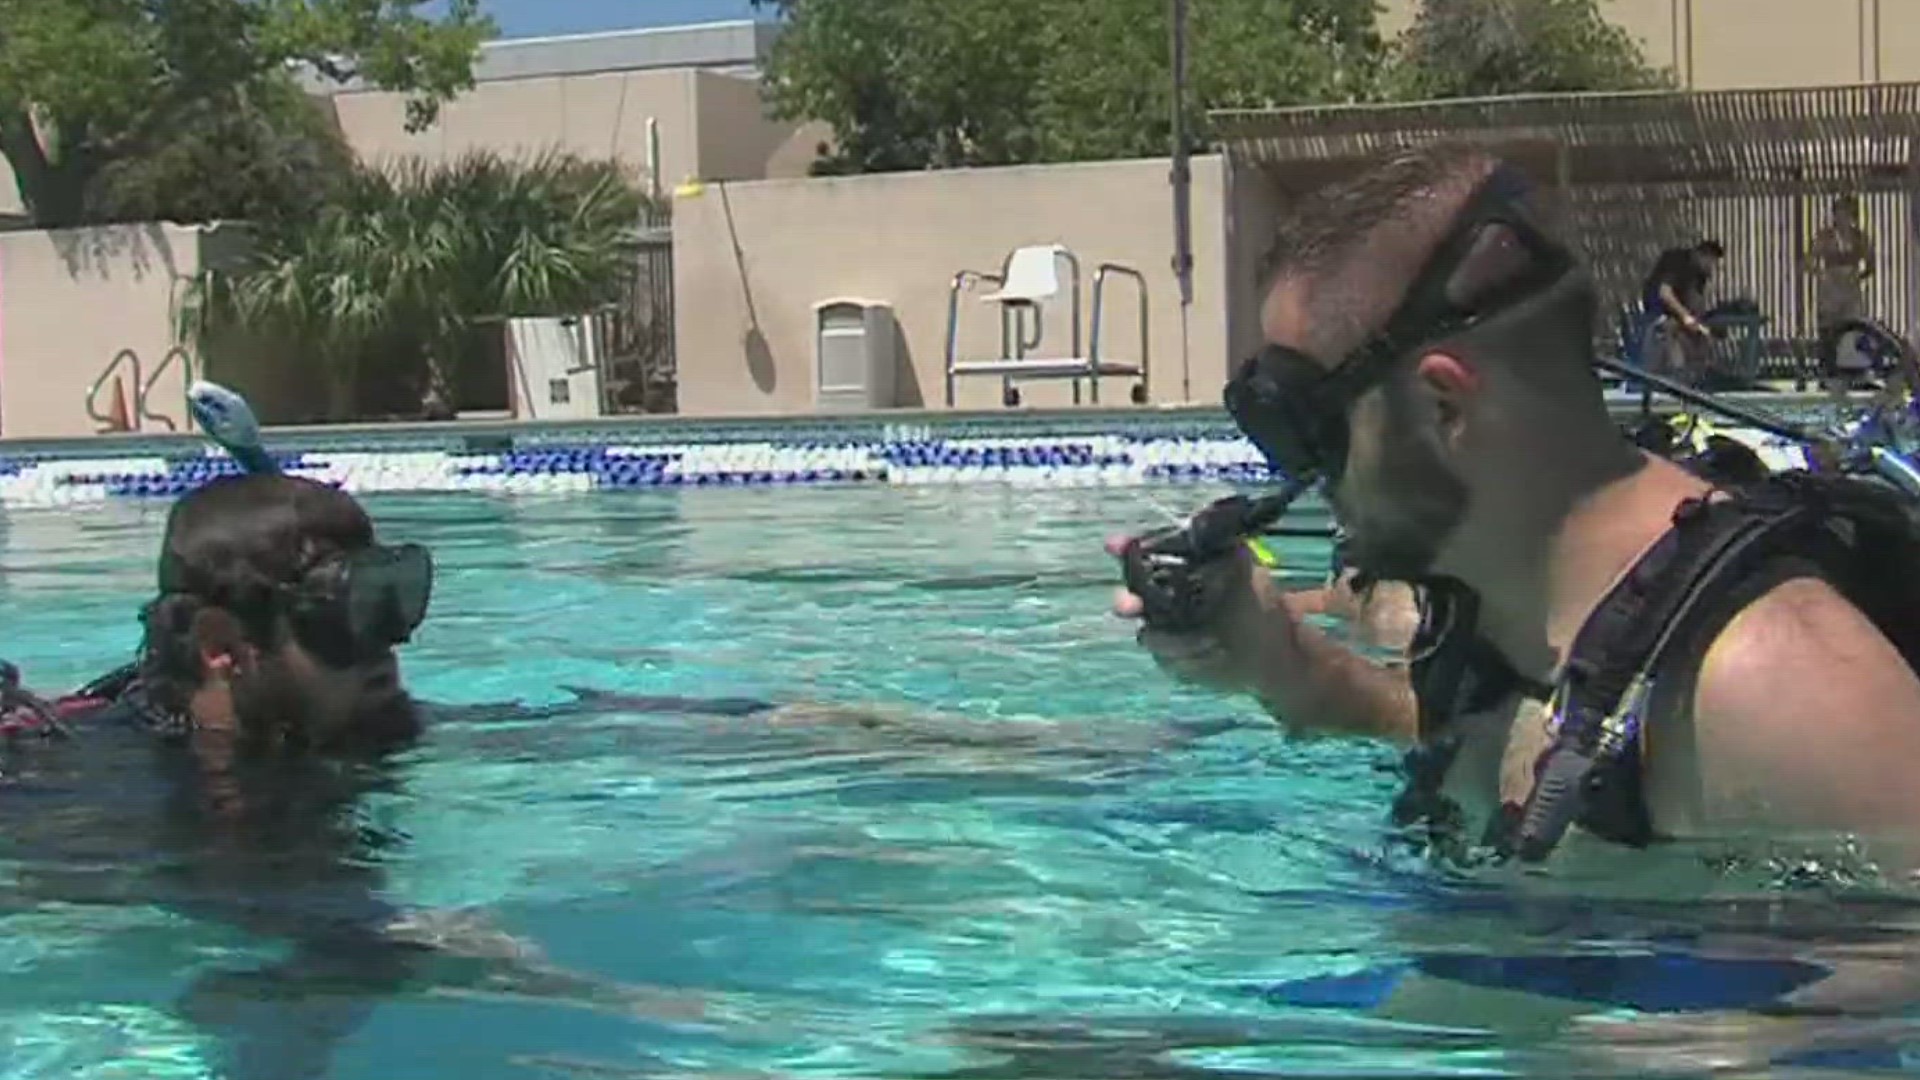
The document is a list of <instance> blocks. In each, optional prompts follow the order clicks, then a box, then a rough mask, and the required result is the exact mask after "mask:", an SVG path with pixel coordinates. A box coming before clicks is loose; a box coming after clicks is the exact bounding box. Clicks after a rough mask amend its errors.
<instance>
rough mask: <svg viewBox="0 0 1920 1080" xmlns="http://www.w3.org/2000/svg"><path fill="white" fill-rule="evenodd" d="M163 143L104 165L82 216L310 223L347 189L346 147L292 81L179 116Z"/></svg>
mask: <svg viewBox="0 0 1920 1080" xmlns="http://www.w3.org/2000/svg"><path fill="white" fill-rule="evenodd" d="M170 127H171V135H170V137H169V138H168V139H167V140H166V141H165V142H164V143H162V144H161V145H159V146H157V147H155V148H153V149H151V150H149V151H146V152H144V153H141V154H135V155H129V156H127V157H124V158H119V159H116V160H112V161H109V162H107V163H106V164H105V165H103V166H102V167H101V169H100V171H99V172H98V173H97V174H95V175H94V176H93V177H91V178H90V180H89V181H88V183H87V187H86V188H85V190H84V210H83V215H84V218H85V220H86V221H88V222H93V223H107V222H121V221H178V222H207V221H222V220H226V221H233V220H245V221H255V222H276V221H282V220H286V219H290V218H302V217H310V216H313V215H315V214H318V213H319V212H320V209H321V207H322V206H323V205H324V204H325V202H326V200H327V199H328V198H330V197H331V196H332V195H333V193H334V192H335V190H337V189H338V188H339V187H340V185H342V184H344V183H345V182H346V181H347V179H348V177H349V176H350V175H351V173H352V171H353V168H354V156H353V150H352V148H351V147H349V146H348V145H347V142H346V139H345V138H344V137H343V136H342V135H341V134H340V130H339V128H338V126H336V125H335V124H334V122H333V120H332V118H331V117H330V116H329V115H327V114H326V113H325V112H324V111H323V108H322V107H321V106H320V104H319V103H317V102H315V101H314V100H313V99H311V98H309V97H308V96H307V94H306V93H305V92H304V91H303V90H301V89H300V88H299V87H298V86H295V85H294V84H293V82H292V80H290V79H263V80H261V81H260V83H259V84H258V85H256V86H254V87H252V88H250V92H248V93H244V94H235V95H233V96H232V97H231V99H230V100H203V101H197V102H193V103H191V104H190V105H188V106H185V107H183V108H182V109H180V110H179V112H178V114H177V115H176V116H175V117H174V118H173V122H172V124H171V125H170Z"/></svg>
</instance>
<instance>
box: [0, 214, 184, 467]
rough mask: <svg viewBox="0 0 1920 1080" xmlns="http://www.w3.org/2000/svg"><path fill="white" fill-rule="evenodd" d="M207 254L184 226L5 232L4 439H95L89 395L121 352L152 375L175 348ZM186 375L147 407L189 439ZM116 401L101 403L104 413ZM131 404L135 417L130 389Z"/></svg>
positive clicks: (0, 351) (0, 279) (1, 262)
mask: <svg viewBox="0 0 1920 1080" xmlns="http://www.w3.org/2000/svg"><path fill="white" fill-rule="evenodd" d="M201 248H202V244H201V230H199V229H194V228H181V227H177V226H163V225H128V226H111V227H104V228H96V229H73V230H65V231H61V232H10V233H0V435H3V436H6V437H9V438H21V437H26V438H46V437H63V436H76V435H90V434H93V433H94V432H95V431H96V430H97V425H95V423H94V422H93V421H92V420H90V419H88V418H87V415H86V411H85V407H84V404H83V396H84V395H85V393H86V389H87V386H88V385H89V384H91V383H92V382H93V380H94V378H95V377H96V376H98V375H99V373H100V371H101V369H102V368H104V367H105V366H106V364H107V362H108V361H109V360H111V359H112V358H113V356H114V354H115V353H117V352H118V351H120V350H121V349H132V350H134V352H135V353H136V354H137V355H138V356H139V358H140V361H141V363H142V364H143V365H145V370H146V374H147V375H148V376H151V375H152V374H153V371H154V367H155V365H157V364H159V362H160V361H161V359H162V358H163V357H164V356H165V355H166V353H167V350H168V349H169V348H170V347H171V346H172V345H173V341H174V334H173V326H174V320H173V303H174V298H175V296H176V295H177V287H183V284H184V282H185V281H186V280H187V279H188V278H190V277H191V276H192V275H193V274H194V273H196V272H197V270H198V268H199V266H200V258H201ZM184 375H185V372H184V370H183V369H182V368H181V367H180V366H178V365H175V366H174V367H172V368H171V369H170V373H168V374H163V375H162V376H161V377H160V379H159V381H158V383H156V384H155V385H154V387H153V390H152V393H151V395H150V397H149V399H148V404H149V408H150V409H151V411H153V412H155V413H158V414H161V415H163V416H166V417H169V418H170V419H172V421H173V422H174V424H175V425H176V426H177V427H178V428H180V429H181V430H185V429H186V427H187V421H188V417H187V412H186V404H185V401H184V399H183V394H184V391H185V389H186V383H185V381H184ZM110 400H111V394H109V393H103V394H102V395H101V405H102V408H103V409H105V410H108V411H111V407H110V405H109V404H108V402H110ZM126 400H127V403H128V408H129V409H130V410H131V408H132V401H133V387H132V385H131V380H129V381H128V384H127V385H126ZM145 427H146V430H149V431H155V430H159V431H165V430H167V429H166V427H165V425H163V424H156V423H154V422H152V421H148V422H147V423H146V425H145Z"/></svg>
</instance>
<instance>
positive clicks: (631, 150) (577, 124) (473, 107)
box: [333, 68, 819, 191]
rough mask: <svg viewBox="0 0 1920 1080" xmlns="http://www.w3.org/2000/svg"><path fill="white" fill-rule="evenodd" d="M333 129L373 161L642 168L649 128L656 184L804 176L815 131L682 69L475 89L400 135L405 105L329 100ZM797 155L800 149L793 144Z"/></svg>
mask: <svg viewBox="0 0 1920 1080" xmlns="http://www.w3.org/2000/svg"><path fill="white" fill-rule="evenodd" d="M333 108H334V111H335V115H337V116H338V117H339V122H340V130H341V132H342V133H343V134H344V135H345V136H346V139H347V142H348V144H349V145H350V146H352V147H353V148H354V150H355V151H356V152H358V153H359V154H360V155H361V157H362V158H364V159H366V160H369V161H382V160H388V159H392V158H395V157H399V156H404V155H415V156H419V157H424V158H427V159H429V160H444V159H447V158H452V157H458V156H459V155H461V154H463V153H466V152H468V151H471V150H476V149H491V150H496V151H499V152H501V153H505V154H509V155H514V156H521V155H527V154H535V153H539V152H541V151H543V150H547V149H550V148H552V149H561V150H567V151H572V152H574V153H577V154H580V155H581V156H583V157H595V158H606V157H612V158H616V159H618V160H620V161H622V162H625V163H626V164H627V165H628V166H629V167H630V168H632V169H633V170H634V171H635V172H636V173H641V172H642V171H643V170H645V168H646V167H647V121H648V120H649V119H652V120H654V121H655V123H656V126H657V128H658V130H659V134H660V186H661V188H662V190H663V191H664V190H671V189H672V188H673V187H674V185H676V184H678V183H680V182H681V181H683V180H686V179H688V178H691V177H699V178H703V179H709V180H752V179H760V178H762V177H766V176H780V175H788V176H798V175H804V173H805V171H806V167H807V165H808V164H810V163H811V161H812V158H813V155H812V153H811V152H810V151H811V149H812V147H813V146H814V145H815V144H817V143H818V141H819V133H818V130H817V129H810V130H809V131H803V130H802V129H801V127H800V126H799V125H795V124H792V123H787V122H784V121H775V120H772V119H770V118H768V117H767V115H766V110H765V108H764V107H763V106H762V104H761V101H760V94H759V87H758V85H757V84H756V83H755V82H754V81H752V80H751V79H748V78H742V77H740V76H735V75H726V74H719V73H716V72H710V71H700V70H696V69H693V68H678V69H669V70H660V71H633V72H619V71H615V72H603V73H594V74H583V75H560V76H549V77H540V78H525V79H507V80H500V81H496V82H482V83H480V84H478V85H477V86H475V87H474V88H473V89H472V90H471V91H469V92H467V93H465V94H462V95H461V96H460V97H458V98H456V99H455V100H453V101H451V102H449V103H448V104H447V105H446V106H445V107H444V108H443V109H442V110H441V114H440V119H439V122H438V123H436V124H434V125H433V126H432V127H430V128H428V129H427V130H425V131H423V132H420V133H417V134H414V133H409V132H408V131H407V130H406V99H405V97H404V96H403V95H399V94H389V93H382V92H378V91H350V92H346V93H340V94H336V95H334V97H333ZM796 146H798V147H801V148H803V149H804V151H807V152H802V151H801V150H796V149H795V147H796Z"/></svg>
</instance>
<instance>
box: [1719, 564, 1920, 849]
mask: <svg viewBox="0 0 1920 1080" xmlns="http://www.w3.org/2000/svg"><path fill="white" fill-rule="evenodd" d="M1693 704H1694V709H1693V714H1694V715H1693V728H1694V741H1695V744H1696V748H1697V752H1698V758H1699V768H1700V771H1701V775H1700V780H1701V788H1702V792H1703V794H1704V795H1705V796H1706V797H1707V802H1708V805H1709V807H1710V808H1711V807H1713V806H1714V805H1715V804H1718V807H1719V809H1721V810H1722V811H1736V810H1737V812H1738V813H1740V814H1741V815H1743V816H1745V817H1748V818H1749V819H1757V820H1752V821H1751V823H1752V824H1756V825H1758V824H1766V823H1769V822H1771V823H1775V824H1790V825H1796V826H1802V827H1808V828H1837V829H1846V830H1872V829H1875V828H1877V827H1880V826H1890V825H1894V824H1902V825H1904V824H1906V823H1909V822H1914V821H1920V785H1913V784H1911V783H1910V776H1911V773H1910V769H1911V764H1910V763H1911V762H1913V761H1914V760H1916V755H1920V678H1916V677H1915V675H1914V672H1913V671H1912V670H1911V669H1910V668H1909V667H1908V666H1907V664H1906V662H1905V660H1903V659H1902V657H1901V656H1900V653H1899V651H1898V650H1897V649H1895V648H1894V646H1893V643H1892V642H1890V641H1888V640H1887V638H1886V636H1885V635H1883V634H1881V633H1880V631H1879V629H1878V628H1876V627H1875V626H1874V625H1873V623H1872V621H1871V620H1869V619H1868V618H1867V617H1866V616H1865V615H1864V614H1863V613H1862V612H1861V611H1860V610H1859V609H1858V608H1856V607H1855V606H1854V605H1853V604H1851V603H1849V602H1848V601H1847V599H1846V598H1845V597H1843V596H1841V595H1840V594H1839V593H1838V592H1837V591H1835V590H1834V589H1833V588H1832V587H1831V586H1829V585H1828V584H1826V583H1825V582H1822V581H1818V580H1814V579H1796V580H1793V581H1789V582H1786V583H1783V584H1781V585H1780V586H1778V587H1777V588H1775V589H1773V590H1772V591H1770V592H1768V593H1767V594H1765V595H1764V596H1762V597H1761V598H1760V599H1759V600H1757V601H1755V602H1754V603H1753V604H1751V605H1749V606H1748V607H1747V608H1746V609H1745V610H1743V611H1742V612H1741V613H1740V614H1739V615H1738V616H1736V617H1735V618H1734V619H1733V620H1732V621H1731V622H1730V623H1728V624H1727V627H1726V629H1725V630H1723V631H1722V632H1721V634H1720V635H1719V637H1718V638H1717V639H1715V641H1714V644H1713V646H1712V647H1711V648H1710V649H1709V650H1708V652H1707V655H1706V657H1705V658H1704V660H1703V661H1702V664H1701V669H1700V676H1699V680H1698V684H1697V686H1696V687H1695V693H1694V703H1693Z"/></svg>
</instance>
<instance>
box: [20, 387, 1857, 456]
mask: <svg viewBox="0 0 1920 1080" xmlns="http://www.w3.org/2000/svg"><path fill="white" fill-rule="evenodd" d="M1607 397H1608V402H1609V405H1610V406H1611V407H1612V409H1613V411H1614V413H1615V414H1616V415H1618V416H1620V417H1622V418H1624V417H1628V416H1632V415H1634V414H1635V413H1638V412H1639V410H1640V407H1641V406H1640V398H1639V395H1637V394H1636V395H1627V394H1622V393H1617V392H1614V393H1609V394H1608V395H1607ZM1723 397H1724V399H1725V400H1726V401H1728V402H1729V403H1733V404H1739V405H1744V406H1747V407H1749V408H1754V409H1757V410H1759V411H1762V412H1766V413H1774V414H1787V415H1791V414H1793V413H1796V412H1802V411H1804V410H1807V409H1809V408H1817V407H1820V406H1822V405H1825V404H1828V403H1829V401H1830V399H1829V398H1828V397H1827V395H1825V394H1824V393H1821V392H1817V391H1809V392H1781V391H1760V392H1746V393H1731V394H1726V395H1723ZM1853 400H1858V401H1864V400H1865V397H1864V396H1856V397H1855V398H1854V399H1853ZM1679 407H1680V406H1679V405H1678V404H1677V403H1675V402H1673V401H1672V400H1671V399H1664V398H1656V399H1655V401H1654V409H1655V411H1657V412H1663V413H1664V412H1673V411H1676V410H1677V409H1678V408H1679ZM1130 428H1139V429H1146V430H1152V431H1155V432H1167V433H1170V434H1172V433H1178V432H1180V431H1181V430H1182V429H1186V430H1190V431H1193V432H1195V433H1202V432H1208V433H1217V434H1215V437H1218V434H1224V433H1226V431H1228V430H1230V421H1229V420H1228V418H1227V415H1226V412H1225V410H1224V409H1222V408H1221V407H1219V406H1217V405H1167V406H1138V405H1134V406H1116V407H1112V408H1087V407H1081V408H1060V409H1004V408H994V409H959V410H954V409H886V410H868V411H848V412H818V413H802V414H774V413H761V414H735V415H713V416H683V415H678V414H642V415H618V416H603V417H591V418H586V419H579V420H514V419H510V418H487V419H473V420H450V421H434V422H424V421H415V422H409V421H388V422H378V423H358V424H315V425H286V426H275V427H269V428H267V429H266V431H265V441H266V442H267V443H268V444H269V445H273V446H285V447H288V448H290V449H293V448H308V449H322V448H328V447H332V448H345V447H353V446H363V447H369V448H382V449H399V448H402V447H405V446H408V445H412V446H417V447H422V448H438V449H458V450H463V451H466V452H470V453H471V452H482V453H484V452H497V451H505V450H509V449H512V448H513V447H514V446H515V445H516V444H525V443H528V442H534V443H551V442H559V443H566V442H575V441H612V442H623V441H632V442H639V443H659V442H669V441H682V440H684V441H696V442H704V441H721V442H728V441H739V440H743V439H804V438H820V437H831V436H833V435H836V434H844V435H846V436H848V437H866V438H874V437H879V438H887V439H906V438H916V437H917V438H940V437H952V436H964V435H991V434H995V433H1009V434H1011V433H1027V434H1057V435H1072V434H1092V433H1102V432H1115V431H1126V430H1128V429H1130ZM205 445H206V444H205V441H204V439H203V438H202V436H200V435H199V434H198V433H197V432H190V433H168V432H164V431H162V432H152V431H146V432H126V433H115V434H107V435H93V436H82V437H78V438H0V457H12V458H23V457H109V458H111V457H126V456H139V455H152V454H160V455H166V454H170V453H179V452H185V451H192V450H197V449H199V448H202V447H204V446H205Z"/></svg>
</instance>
